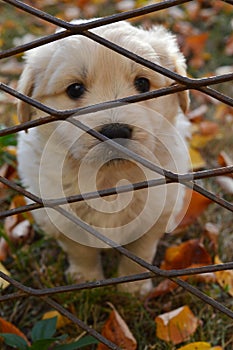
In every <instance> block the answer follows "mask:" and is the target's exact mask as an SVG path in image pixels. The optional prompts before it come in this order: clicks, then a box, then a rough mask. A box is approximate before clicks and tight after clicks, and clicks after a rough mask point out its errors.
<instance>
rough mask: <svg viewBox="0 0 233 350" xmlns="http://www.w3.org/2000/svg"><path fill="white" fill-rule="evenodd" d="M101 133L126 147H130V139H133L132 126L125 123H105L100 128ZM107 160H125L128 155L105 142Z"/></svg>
mask: <svg viewBox="0 0 233 350" xmlns="http://www.w3.org/2000/svg"><path fill="white" fill-rule="evenodd" d="M99 132H100V134H102V135H104V136H106V137H108V138H109V139H112V140H114V141H115V142H117V143H119V144H120V145H122V146H124V147H128V145H129V142H130V140H131V139H132V133H133V130H132V127H131V126H130V125H128V124H123V123H110V124H105V125H103V126H102V128H101V129H100V130H99ZM105 146H106V148H105V160H106V161H107V163H108V162H111V161H116V160H123V159H126V158H127V157H126V156H125V155H124V154H123V153H122V152H120V151H118V150H115V149H114V148H113V147H111V146H110V145H108V143H107V142H106V143H105Z"/></svg>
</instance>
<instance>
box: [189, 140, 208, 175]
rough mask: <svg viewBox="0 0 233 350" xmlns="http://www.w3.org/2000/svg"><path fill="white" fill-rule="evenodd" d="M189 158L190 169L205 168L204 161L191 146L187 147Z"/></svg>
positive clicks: (198, 152)
mask: <svg viewBox="0 0 233 350" xmlns="http://www.w3.org/2000/svg"><path fill="white" fill-rule="evenodd" d="M189 156H190V159H191V166H192V169H193V170H194V171H195V170H198V169H202V168H205V166H206V161H205V160H204V158H203V157H202V155H201V153H200V151H199V150H197V149H195V148H193V147H192V146H190V147H189Z"/></svg>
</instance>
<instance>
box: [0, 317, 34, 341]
mask: <svg viewBox="0 0 233 350" xmlns="http://www.w3.org/2000/svg"><path fill="white" fill-rule="evenodd" d="M0 333H12V334H16V335H18V336H19V337H22V338H23V339H24V340H26V342H27V344H28V345H30V342H29V341H28V339H27V337H26V336H25V335H24V334H23V333H22V332H21V331H20V330H19V329H18V328H17V327H16V326H14V325H13V324H12V323H10V322H8V321H6V320H4V319H3V318H1V317H0Z"/></svg>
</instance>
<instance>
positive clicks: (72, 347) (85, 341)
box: [54, 335, 99, 350]
mask: <svg viewBox="0 0 233 350" xmlns="http://www.w3.org/2000/svg"><path fill="white" fill-rule="evenodd" d="M98 343H99V341H98V340H97V339H95V338H93V337H92V336H89V335H87V336H86V337H83V338H81V339H79V340H77V341H76V342H74V343H70V344H64V345H58V346H55V348H54V350H76V349H80V348H83V347H84V346H88V345H92V344H98Z"/></svg>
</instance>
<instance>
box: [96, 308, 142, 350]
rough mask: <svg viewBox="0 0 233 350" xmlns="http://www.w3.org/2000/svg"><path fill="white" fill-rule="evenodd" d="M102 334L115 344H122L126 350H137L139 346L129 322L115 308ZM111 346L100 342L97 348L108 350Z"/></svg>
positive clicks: (98, 349)
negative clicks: (128, 324)
mask: <svg viewBox="0 0 233 350" xmlns="http://www.w3.org/2000/svg"><path fill="white" fill-rule="evenodd" d="M101 334H102V335H103V336H104V337H106V338H107V339H108V340H111V341H112V342H113V343H114V344H116V345H118V346H120V347H121V348H122V349H125V350H135V349H136V348H137V342H136V339H135V338H134V336H133V335H132V333H131V331H130V330H129V328H128V326H127V324H126V323H125V321H124V320H123V318H122V317H121V316H120V315H119V313H118V312H117V311H116V309H115V308H113V310H112V312H111V313H110V316H109V318H108V320H107V321H106V323H105V325H104V327H103V329H102V332H101ZM108 349H109V348H108V347H107V346H106V345H104V344H101V343H99V344H98V347H97V350H108Z"/></svg>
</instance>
